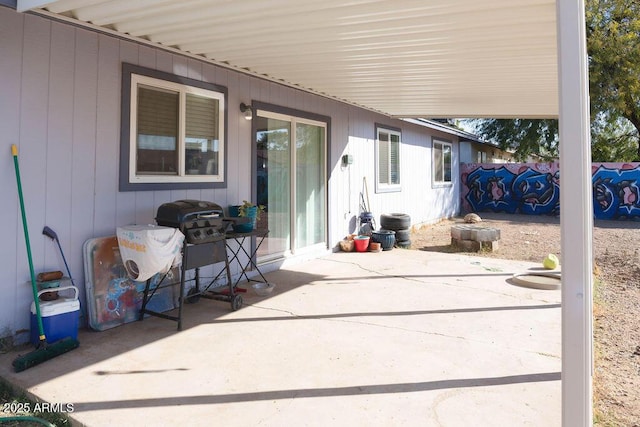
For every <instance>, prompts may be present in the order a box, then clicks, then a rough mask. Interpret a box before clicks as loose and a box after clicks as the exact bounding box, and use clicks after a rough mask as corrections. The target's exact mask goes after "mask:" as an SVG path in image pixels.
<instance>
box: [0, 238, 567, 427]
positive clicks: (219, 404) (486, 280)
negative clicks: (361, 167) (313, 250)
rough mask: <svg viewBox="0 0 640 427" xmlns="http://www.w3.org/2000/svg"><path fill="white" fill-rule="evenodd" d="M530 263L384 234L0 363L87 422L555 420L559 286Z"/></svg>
mask: <svg viewBox="0 0 640 427" xmlns="http://www.w3.org/2000/svg"><path fill="white" fill-rule="evenodd" d="M536 267H538V265H534V264H531V263H525V262H513V261H504V260H496V259H488V258H480V257H469V256H465V255H458V254H441V253H434V252H421V251H408V250H399V249H394V250H392V251H388V252H381V253H334V254H330V255H328V256H325V257H323V258H320V259H316V260H312V261H307V262H304V263H300V264H297V265H294V266H292V267H287V268H285V269H282V270H279V271H274V272H271V273H268V274H267V275H266V276H267V278H268V280H269V281H270V282H272V283H275V284H276V285H277V288H276V290H275V292H274V293H273V294H271V295H270V296H269V297H267V298H263V297H258V296H255V295H254V294H252V293H251V292H247V294H245V295H244V298H245V307H243V308H242V309H241V310H239V311H236V312H232V311H231V310H230V305H229V304H228V303H226V302H220V301H211V300H207V299H201V300H200V301H199V302H198V303H197V304H190V305H186V306H185V313H184V321H183V324H184V326H183V330H182V331H181V332H178V331H176V324H175V323H174V322H172V321H168V320H164V319H160V318H147V319H145V320H144V321H142V322H134V323H129V324H127V325H124V326H120V327H117V328H114V329H110V330H108V331H104V332H90V331H81V333H80V335H79V341H80V343H81V345H80V347H79V348H78V349H76V350H73V351H71V352H70V353H67V354H65V355H62V356H59V357H57V358H55V359H52V360H50V361H47V362H46V363H43V364H41V365H38V366H35V367H33V368H31V369H28V370H26V371H24V372H20V373H14V372H13V371H12V368H11V361H12V360H13V359H14V358H15V357H16V356H17V353H9V354H4V355H1V356H0V376H1V377H3V378H5V379H6V380H8V381H9V382H11V383H12V384H14V385H16V386H17V387H19V388H22V389H24V390H26V391H27V392H28V393H30V394H32V395H33V396H35V397H37V398H38V399H42V400H44V401H47V402H50V403H73V405H74V412H73V413H71V414H70V416H71V418H72V419H73V421H74V423H75V425H85V426H91V427H94V426H186V425H188V426H212V425H219V426H226V427H230V426H257V425H260V426H384V427H389V426H469V425H473V426H507V425H508V426H525V425H531V426H541V425H543V426H555V425H558V426H559V425H560V424H561V383H560V370H561V355H560V351H561V328H560V318H561V309H560V291H559V290H553V291H549V290H536V289H529V288H524V287H519V286H515V285H513V284H510V283H508V282H507V280H508V279H509V278H510V277H511V275H512V274H514V273H521V272H525V271H527V270H529V269H534V268H536Z"/></svg>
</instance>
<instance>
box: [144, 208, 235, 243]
mask: <svg viewBox="0 0 640 427" xmlns="http://www.w3.org/2000/svg"><path fill="white" fill-rule="evenodd" d="M156 222H157V223H158V225H162V226H165V227H174V228H179V229H180V231H181V232H182V234H184V236H185V239H186V240H187V243H191V244H201V243H209V242H217V241H219V240H223V239H224V237H225V230H226V228H227V226H228V225H229V223H228V222H227V220H225V218H224V211H223V210H222V208H221V207H220V206H219V205H216V204H215V203H212V202H206V201H202V200H178V201H176V202H171V203H165V204H163V205H161V206H160V207H159V208H158V212H157V215H156Z"/></svg>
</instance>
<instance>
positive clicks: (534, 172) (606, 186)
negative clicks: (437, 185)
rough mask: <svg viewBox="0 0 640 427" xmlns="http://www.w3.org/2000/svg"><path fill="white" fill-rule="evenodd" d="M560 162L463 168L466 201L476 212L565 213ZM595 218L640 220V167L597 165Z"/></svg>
mask: <svg viewBox="0 0 640 427" xmlns="http://www.w3.org/2000/svg"><path fill="white" fill-rule="evenodd" d="M558 167H559V165H558V164H557V163H536V164H533V163H530V164H508V165H501V166H498V165H496V166H493V165H472V164H470V165H465V166H463V169H462V170H463V175H462V183H463V186H466V188H465V189H464V191H463V198H464V199H463V201H464V202H465V204H468V206H467V208H468V209H471V210H472V211H474V212H482V211H485V212H486V211H493V212H505V213H523V214H533V215H536V214H537V215H539V214H548V215H557V214H559V213H560V172H559V170H558ZM592 185H593V215H594V217H595V218H596V219H609V220H612V219H613V220H615V219H631V220H636V221H640V164H638V163H633V164H630V163H628V164H623V163H605V164H603V163H595V164H594V165H593V173H592Z"/></svg>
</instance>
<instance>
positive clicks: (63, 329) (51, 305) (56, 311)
mask: <svg viewBox="0 0 640 427" xmlns="http://www.w3.org/2000/svg"><path fill="white" fill-rule="evenodd" d="M66 289H72V290H73V291H74V296H73V297H71V298H65V297H63V296H60V297H59V298H58V299H57V300H54V301H40V314H41V315H42V327H43V329H44V335H45V337H46V339H47V342H48V343H50V344H51V343H54V342H56V341H58V340H61V339H63V338H66V337H71V338H73V339H78V325H79V323H80V301H78V288H76V287H75V286H62V287H60V288H55V290H56V291H58V292H61V291H64V290H66ZM47 291H50V290H47V289H45V290H42V291H40V292H38V298H40V295H41V294H43V293H45V292H47ZM39 342H40V332H39V331H38V316H37V314H36V304H35V302H32V303H31V343H32V344H33V345H38V343H39Z"/></svg>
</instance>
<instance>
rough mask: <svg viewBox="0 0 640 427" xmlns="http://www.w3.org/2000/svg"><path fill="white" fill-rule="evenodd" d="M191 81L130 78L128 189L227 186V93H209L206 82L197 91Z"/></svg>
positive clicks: (131, 75)
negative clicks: (225, 116) (225, 180)
mask: <svg viewBox="0 0 640 427" xmlns="http://www.w3.org/2000/svg"><path fill="white" fill-rule="evenodd" d="M155 74H156V75H157V74H160V73H157V72H156V73H155ZM186 81H188V79H184V78H177V77H176V78H175V79H173V81H171V80H165V79H163V78H156V77H155V76H153V77H152V76H150V75H143V74H136V73H131V74H130V87H129V92H128V93H129V99H128V102H129V117H128V119H129V120H128V122H129V123H128V124H129V129H128V154H129V156H128V168H127V169H128V171H127V176H128V183H127V184H128V185H129V187H130V188H129V189H131V187H133V189H144V188H149V189H157V188H202V185H203V184H204V185H207V184H209V185H210V184H213V183H223V182H224V177H225V173H224V167H225V165H224V158H225V157H224V149H225V144H224V141H225V138H224V132H225V129H224V123H225V120H224V111H225V93H224V92H222V91H217V90H212V89H215V88H216V87H215V86H214V85H208V86H210V87H211V88H212V89H208V88H205V87H202V86H207V84H204V83H202V82H195V83H197V84H198V85H199V86H200V87H196V86H191V85H189V84H187V83H185V82H186ZM123 103H124V100H123ZM123 114H124V113H123ZM121 167H122V165H121ZM121 181H122V180H121ZM121 184H122V182H121ZM148 184H151V186H148ZM153 184H158V185H156V186H153ZM176 184H178V186H176ZM136 185H137V186H136ZM145 186H146V187H145ZM125 187H126V185H125ZM136 187H137V188H136ZM121 188H122V185H121Z"/></svg>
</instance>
